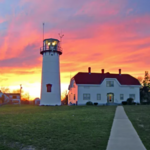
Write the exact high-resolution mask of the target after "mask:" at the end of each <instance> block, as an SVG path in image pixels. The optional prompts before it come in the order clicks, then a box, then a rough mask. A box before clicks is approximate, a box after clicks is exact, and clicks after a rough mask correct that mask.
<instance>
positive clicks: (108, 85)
mask: <svg viewBox="0 0 150 150" xmlns="http://www.w3.org/2000/svg"><path fill="white" fill-rule="evenodd" d="M106 86H107V87H114V81H106Z"/></svg>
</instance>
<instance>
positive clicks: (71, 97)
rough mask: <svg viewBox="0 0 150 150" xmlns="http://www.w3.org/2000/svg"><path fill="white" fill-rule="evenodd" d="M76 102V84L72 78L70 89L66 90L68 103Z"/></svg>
mask: <svg viewBox="0 0 150 150" xmlns="http://www.w3.org/2000/svg"><path fill="white" fill-rule="evenodd" d="M74 96H75V99H74ZM77 102H78V86H77V84H76V83H75V81H74V80H72V81H71V84H70V90H69V92H68V105H76V104H77Z"/></svg>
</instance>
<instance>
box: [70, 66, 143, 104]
mask: <svg viewBox="0 0 150 150" xmlns="http://www.w3.org/2000/svg"><path fill="white" fill-rule="evenodd" d="M88 70H89V71H88V72H87V73H84V72H79V73H77V74H76V75H75V76H74V77H73V78H72V79H71V81H70V85H69V93H68V105H73V104H76V105H85V104H86V103H87V102H88V101H91V102H93V103H98V105H103V104H113V103H115V104H121V103H122V101H126V100H127V99H128V98H133V99H134V102H136V103H140V87H141V84H140V83H139V81H138V80H137V79H136V78H134V77H132V76H131V75H129V74H121V69H119V73H118V74H112V73H109V72H107V73H104V69H102V72H101V73H92V72H91V68H89V69H88Z"/></svg>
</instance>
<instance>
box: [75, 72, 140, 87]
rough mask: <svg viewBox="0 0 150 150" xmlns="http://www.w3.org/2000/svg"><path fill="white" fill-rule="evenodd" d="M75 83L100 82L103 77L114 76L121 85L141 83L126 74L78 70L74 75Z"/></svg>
mask: <svg viewBox="0 0 150 150" xmlns="http://www.w3.org/2000/svg"><path fill="white" fill-rule="evenodd" d="M73 78H74V79H75V82H76V84H101V83H102V82H103V80H104V79H105V78H116V79H117V80H118V81H119V82H120V84H121V85H141V84H140V83H139V81H138V80H137V79H136V78H134V77H132V76H130V75H128V74H121V75H119V74H110V73H104V74H102V73H91V74H89V73H83V72H79V73H77V74H76V75H75V76H74V77H73Z"/></svg>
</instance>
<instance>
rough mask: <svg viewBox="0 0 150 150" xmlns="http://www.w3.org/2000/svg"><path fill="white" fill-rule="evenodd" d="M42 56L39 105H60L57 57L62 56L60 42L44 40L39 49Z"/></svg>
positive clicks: (51, 39)
mask: <svg viewBox="0 0 150 150" xmlns="http://www.w3.org/2000/svg"><path fill="white" fill-rule="evenodd" d="M40 54H41V55H42V56H43V63H42V81H41V102H40V105H52V106H55V105H61V95H60V68H59V55H61V54H62V49H61V46H60V41H59V40H57V39H53V38H50V39H44V40H43V47H42V48H41V49H40Z"/></svg>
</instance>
